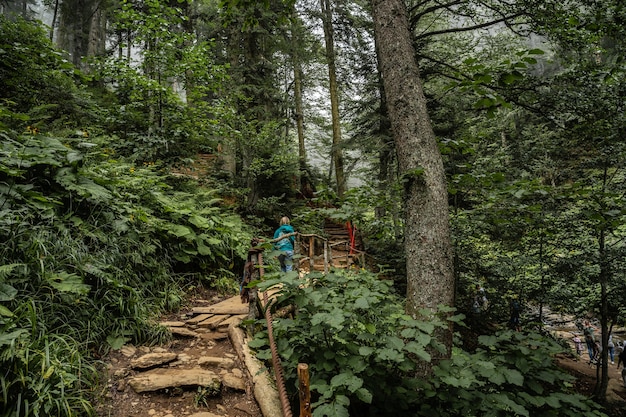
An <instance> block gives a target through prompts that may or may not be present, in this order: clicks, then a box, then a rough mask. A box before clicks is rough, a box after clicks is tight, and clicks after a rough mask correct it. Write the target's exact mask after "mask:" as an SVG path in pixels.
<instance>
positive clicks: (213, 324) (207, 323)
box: [198, 315, 230, 329]
mask: <svg viewBox="0 0 626 417" xmlns="http://www.w3.org/2000/svg"><path fill="white" fill-rule="evenodd" d="M229 317H230V316H224V315H219V316H213V317H211V318H209V319H206V320H203V321H201V322H200V323H198V326H200V327H208V328H209V329H215V328H217V326H219V324H220V323H221V322H223V321H224V320H226V319H227V318H229Z"/></svg>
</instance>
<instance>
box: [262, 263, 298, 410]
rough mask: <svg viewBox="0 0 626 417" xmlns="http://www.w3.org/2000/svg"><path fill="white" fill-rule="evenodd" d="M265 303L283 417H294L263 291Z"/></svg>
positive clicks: (270, 314) (265, 294) (268, 333)
mask: <svg viewBox="0 0 626 417" xmlns="http://www.w3.org/2000/svg"><path fill="white" fill-rule="evenodd" d="M259 265H260V266H261V268H260V269H259V275H260V277H261V278H262V277H263V255H262V254H261V253H259ZM263 302H264V303H265V321H266V322H267V337H268V338H269V342H270V351H271V352H272V365H273V368H274V377H275V378H276V387H277V388H278V397H279V399H280V405H281V407H282V409H283V417H292V414H291V406H290V405H289V397H288V396H287V389H286V388H285V377H284V372H283V366H282V364H281V362H280V356H278V349H277V348H276V341H275V340H274V328H273V326H272V313H271V312H270V306H269V301H268V296H267V291H263Z"/></svg>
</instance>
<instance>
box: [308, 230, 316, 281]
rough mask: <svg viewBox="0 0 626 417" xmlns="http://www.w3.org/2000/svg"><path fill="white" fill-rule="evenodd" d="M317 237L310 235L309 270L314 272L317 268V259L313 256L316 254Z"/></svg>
mask: <svg viewBox="0 0 626 417" xmlns="http://www.w3.org/2000/svg"><path fill="white" fill-rule="evenodd" d="M314 245H315V238H314V237H313V236H309V272H313V269H314V268H315V261H314V260H313V257H314V256H315V247H314Z"/></svg>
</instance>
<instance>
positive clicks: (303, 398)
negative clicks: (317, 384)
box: [298, 363, 311, 417]
mask: <svg viewBox="0 0 626 417" xmlns="http://www.w3.org/2000/svg"><path fill="white" fill-rule="evenodd" d="M298 382H299V384H298V391H299V393H300V417H311V391H310V389H309V365H307V364H306V363H299V364H298Z"/></svg>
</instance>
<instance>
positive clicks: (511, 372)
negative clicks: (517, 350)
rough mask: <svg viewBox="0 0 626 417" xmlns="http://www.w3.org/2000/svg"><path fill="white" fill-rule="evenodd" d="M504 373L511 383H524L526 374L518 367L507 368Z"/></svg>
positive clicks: (519, 384)
mask: <svg viewBox="0 0 626 417" xmlns="http://www.w3.org/2000/svg"><path fill="white" fill-rule="evenodd" d="M503 373H504V377H505V378H506V380H507V382H508V383H509V384H513V385H517V386H520V387H521V386H522V385H524V376H523V375H522V374H521V373H520V372H519V371H518V370H517V369H505V370H504V371H503Z"/></svg>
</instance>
